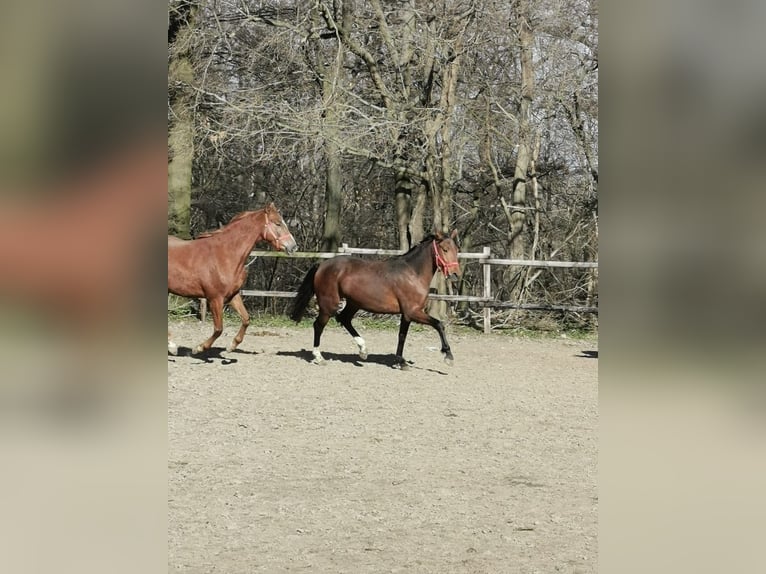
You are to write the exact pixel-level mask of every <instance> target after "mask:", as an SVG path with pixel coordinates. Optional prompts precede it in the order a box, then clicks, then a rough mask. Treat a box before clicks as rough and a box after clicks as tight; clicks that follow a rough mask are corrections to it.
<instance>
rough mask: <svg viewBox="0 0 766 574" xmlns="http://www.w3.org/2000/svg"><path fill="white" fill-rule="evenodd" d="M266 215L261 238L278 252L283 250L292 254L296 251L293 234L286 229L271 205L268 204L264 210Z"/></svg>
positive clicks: (285, 225)
mask: <svg viewBox="0 0 766 574" xmlns="http://www.w3.org/2000/svg"><path fill="white" fill-rule="evenodd" d="M264 212H265V213H266V224H265V225H264V227H263V238H264V239H265V240H266V241H268V242H269V243H271V246H272V247H273V248H274V249H276V250H278V251H281V250H285V251H287V252H288V253H292V252H293V251H296V250H297V249H298V244H297V243H296V242H295V238H294V237H293V234H292V233H290V230H289V229H287V224H286V223H285V220H284V219H282V214H281V213H279V210H278V209H277V208H276V206H275V205H274V204H273V203H270V204H269V205H268V207H266V209H265V210H264Z"/></svg>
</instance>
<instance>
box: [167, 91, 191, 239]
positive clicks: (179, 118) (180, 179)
mask: <svg viewBox="0 0 766 574" xmlns="http://www.w3.org/2000/svg"><path fill="white" fill-rule="evenodd" d="M171 109H172V110H173V112H174V114H173V115H174V116H175V121H174V122H173V124H172V125H171V127H170V133H169V135H168V147H169V149H170V161H169V162H168V233H169V234H171V235H177V236H178V237H182V238H184V239H189V238H190V237H191V229H190V226H191V184H192V163H193V160H194V126H193V120H192V117H191V116H192V114H191V110H190V109H189V103H188V102H187V101H185V99H182V100H177V101H176V102H175V103H174V104H172V105H171Z"/></svg>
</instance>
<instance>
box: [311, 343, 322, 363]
mask: <svg viewBox="0 0 766 574" xmlns="http://www.w3.org/2000/svg"><path fill="white" fill-rule="evenodd" d="M312 353H313V354H314V360H313V361H312V362H313V363H314V364H316V365H318V364H319V363H321V362H322V361H324V357H323V356H322V353H320V352H319V347H314V350H313V351H312Z"/></svg>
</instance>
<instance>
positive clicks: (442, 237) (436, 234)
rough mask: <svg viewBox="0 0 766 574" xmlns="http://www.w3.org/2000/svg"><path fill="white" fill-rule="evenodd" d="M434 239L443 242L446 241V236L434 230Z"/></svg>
mask: <svg viewBox="0 0 766 574" xmlns="http://www.w3.org/2000/svg"><path fill="white" fill-rule="evenodd" d="M434 237H436V239H437V240H438V241H441V240H442V239H444V234H443V233H442V232H441V231H439V230H438V229H436V228H434Z"/></svg>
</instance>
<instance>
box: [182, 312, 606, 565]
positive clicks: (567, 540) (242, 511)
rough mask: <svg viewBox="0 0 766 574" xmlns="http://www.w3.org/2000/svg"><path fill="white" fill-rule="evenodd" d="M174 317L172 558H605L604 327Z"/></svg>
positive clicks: (280, 561)
mask: <svg viewBox="0 0 766 574" xmlns="http://www.w3.org/2000/svg"><path fill="white" fill-rule="evenodd" d="M170 327H171V329H172V331H173V334H174V340H175V342H176V343H178V345H179V346H181V352H182V354H181V355H180V356H178V357H170V356H169V357H168V437H169V485H168V497H169V533H168V548H169V572H189V573H203V572H204V573H207V572H220V573H227V574H236V573H254V572H265V573H280V572H319V573H336V572H348V573H367V572H375V573H378V572H407V573H411V572H412V573H422V572H427V573H431V572H433V573H478V572H486V573H495V572H497V573H534V572H540V573H555V572H569V573H590V572H596V571H597V550H598V545H597V538H596V537H597V506H598V498H597V496H598V495H597V488H596V476H597V436H598V433H597V430H598V429H597V427H598V405H597V398H598V389H597V363H598V360H597V358H594V357H593V351H596V350H597V348H598V345H597V340H596V338H595V337H594V338H593V339H591V340H569V339H547V340H529V339H519V338H513V337H510V336H507V335H488V336H487V335H482V334H479V333H475V334H474V333H456V332H455V331H454V330H451V329H448V330H447V336H448V339H449V341H450V345H451V347H452V350H453V353H454V355H455V363H454V365H453V366H451V367H450V366H447V365H446V364H445V363H444V362H443V361H442V359H441V355H440V353H439V352H438V348H439V340H438V336H437V335H436V333H435V332H434V331H431V330H430V329H429V330H415V329H414V328H413V330H412V331H411V332H410V336H409V338H408V341H407V346H406V348H405V356H406V357H407V359H408V360H412V361H414V364H413V365H412V366H411V367H410V368H409V369H408V370H405V371H398V370H394V369H392V368H391V367H390V366H389V365H390V364H391V363H392V359H393V351H394V349H395V347H396V332H395V331H387V330H370V329H364V327H362V328H361V329H360V331H361V333H362V335H363V336H364V337H365V339H366V340H367V347H368V351H369V353H370V356H369V358H368V359H367V361H365V362H362V361H359V360H358V357H357V356H356V354H355V352H356V346H355V344H354V343H353V341H352V339H351V337H349V336H348V335H347V334H346V333H345V332H344V331H343V330H342V329H341V327H339V326H338V325H337V324H335V323H334V322H331V323H330V324H329V325H328V328H327V330H326V331H325V334H324V337H323V341H322V348H323V351H324V353H325V357H326V358H327V359H329V360H328V361H327V363H326V364H324V365H321V366H317V365H313V364H310V363H309V360H310V358H311V357H310V353H309V352H308V349H310V347H311V340H312V338H311V337H312V335H311V330H310V327H309V326H308V323H304V324H303V325H302V326H300V327H296V328H294V329H289V328H273V329H272V328H268V329H259V328H257V327H252V328H251V331H250V332H249V333H248V336H247V337H246V338H245V341H244V342H243V343H242V345H241V351H238V352H234V353H227V352H226V351H225V350H223V349H224V347H225V346H226V345H227V344H228V342H229V341H230V340H231V338H232V336H233V335H234V333H235V332H236V328H235V327H232V326H228V327H227V328H226V329H225V331H224V334H223V336H222V338H221V339H219V340H218V342H217V345H216V347H215V348H214V350H213V352H212V353H211V354H210V355H208V356H207V357H206V358H204V359H200V358H197V357H192V356H189V355H188V354H186V353H188V349H189V348H190V347H192V346H194V345H196V344H197V343H199V342H200V341H201V340H202V339H204V338H206V337H207V336H208V335H209V333H210V331H211V326H210V323H209V322H208V323H207V324H204V325H203V324H200V323H199V322H197V321H187V322H177V323H173V324H171V325H170ZM589 352H590V353H589Z"/></svg>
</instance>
